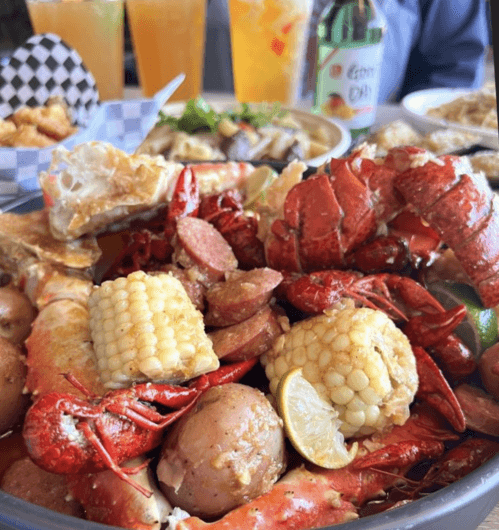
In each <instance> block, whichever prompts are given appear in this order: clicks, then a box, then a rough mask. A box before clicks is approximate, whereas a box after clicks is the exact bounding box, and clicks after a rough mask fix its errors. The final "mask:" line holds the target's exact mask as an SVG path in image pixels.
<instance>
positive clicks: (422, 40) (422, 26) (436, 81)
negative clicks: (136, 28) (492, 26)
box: [204, 0, 497, 103]
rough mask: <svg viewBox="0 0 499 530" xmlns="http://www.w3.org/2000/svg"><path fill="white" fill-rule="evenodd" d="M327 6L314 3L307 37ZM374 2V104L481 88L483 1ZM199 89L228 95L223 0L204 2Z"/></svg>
mask: <svg viewBox="0 0 499 530" xmlns="http://www.w3.org/2000/svg"><path fill="white" fill-rule="evenodd" d="M329 1H330V0H315V2H314V13H313V21H312V29H311V31H312V32H313V31H314V29H313V24H314V22H315V23H316V22H317V19H318V17H319V15H320V14H321V12H322V11H323V9H324V8H325V6H326V5H328V4H329ZM377 1H378V4H379V5H380V6H381V9H382V11H383V13H384V14H385V17H386V19H387V32H386V35H385V39H384V41H385V51H384V57H383V66H382V75H381V83H380V90H379V98H378V99H379V102H380V103H383V102H387V101H399V100H400V99H401V98H402V97H403V96H404V95H406V94H408V93H409V92H413V91H415V90H420V89H423V88H433V87H466V88H478V87H480V86H481V84H482V83H483V76H484V60H485V53H486V46H487V45H488V44H489V39H490V36H489V23H488V18H487V14H488V10H489V5H488V3H486V2H485V0H377ZM491 1H497V0H491ZM309 60H311V61H313V60H314V59H312V58H309ZM309 69H310V65H307V68H306V70H307V71H306V72H305V73H304V76H305V78H304V83H303V90H302V95H303V96H305V97H306V96H309V95H310V92H309V90H310V88H311V87H312V86H313V82H311V83H310V82H309V83H307V81H306V76H307V72H308V70H309ZM204 88H205V90H212V91H232V68H231V58H230V33H229V17H228V10H227V0H209V7H208V19H207V40H206V57H205V74H204Z"/></svg>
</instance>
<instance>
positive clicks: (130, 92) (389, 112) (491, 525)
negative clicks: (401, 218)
mask: <svg viewBox="0 0 499 530" xmlns="http://www.w3.org/2000/svg"><path fill="white" fill-rule="evenodd" d="M204 96H205V97H206V99H213V100H226V99H227V100H231V99H233V96H232V95H231V94H227V93H224V94H214V93H207V94H205V95H204ZM140 97H141V92H140V88H138V87H127V88H125V93H124V98H125V99H127V98H140ZM297 107H299V108H302V109H303V110H308V109H309V108H310V102H308V101H302V102H300V103H299V104H298V105H297ZM401 117H402V111H401V108H400V106H399V105H393V104H392V105H380V106H379V107H378V110H377V113H376V121H375V124H374V128H376V127H380V126H381V125H384V124H386V123H389V122H391V121H393V120H396V119H398V118H401ZM477 530H499V504H498V505H497V506H496V507H495V508H494V509H493V510H492V511H491V512H490V514H489V515H488V516H487V517H486V518H485V520H484V521H483V523H482V524H480V525H479V526H478V528H477Z"/></svg>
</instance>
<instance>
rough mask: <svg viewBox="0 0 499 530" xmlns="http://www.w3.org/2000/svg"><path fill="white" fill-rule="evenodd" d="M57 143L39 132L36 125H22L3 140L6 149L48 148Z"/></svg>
mask: <svg viewBox="0 0 499 530" xmlns="http://www.w3.org/2000/svg"><path fill="white" fill-rule="evenodd" d="M55 143H56V141H55V140H54V139H53V138H50V137H49V136H46V135H45V134H42V133H40V132H38V130H37V128H36V125H28V124H22V125H20V126H19V127H17V128H16V129H15V131H14V132H13V133H11V134H8V135H6V136H4V137H3V138H2V145H3V146H4V147H48V146H49V145H54V144H55Z"/></svg>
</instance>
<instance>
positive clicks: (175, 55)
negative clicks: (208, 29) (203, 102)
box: [126, 0, 206, 101]
mask: <svg viewBox="0 0 499 530" xmlns="http://www.w3.org/2000/svg"><path fill="white" fill-rule="evenodd" d="M126 9H127V15H128V21H129V23H130V32H131V35H132V42H133V47H134V53H135V59H136V62H137V69H138V75H139V82H140V85H141V88H142V93H143V94H144V96H146V97H151V96H153V95H154V94H155V93H156V92H157V91H158V90H160V89H162V88H163V87H164V86H165V85H166V84H167V83H168V82H169V81H171V80H172V79H173V78H174V77H176V76H177V75H178V74H180V73H182V72H184V73H185V80H184V82H183V83H182V85H180V87H179V88H178V89H177V91H176V92H175V93H174V94H173V96H172V97H171V98H170V101H175V100H177V101H178V100H184V99H191V98H194V97H196V96H197V95H199V94H200V92H201V90H202V78H203V62H204V42H205V19H206V0H126Z"/></svg>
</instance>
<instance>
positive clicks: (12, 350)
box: [0, 337, 27, 434]
mask: <svg viewBox="0 0 499 530" xmlns="http://www.w3.org/2000/svg"><path fill="white" fill-rule="evenodd" d="M25 378H26V369H25V365H24V362H23V360H22V352H21V349H20V347H19V346H17V345H15V344H13V343H12V342H10V341H9V340H7V339H5V338H3V337H0V434H3V433H4V432H6V431H8V430H9V429H10V428H11V427H12V426H13V425H14V424H15V423H16V422H17V420H18V419H19V418H20V417H21V415H22V413H23V412H24V410H25V405H26V402H27V396H25V395H23V393H22V390H23V387H24V381H25Z"/></svg>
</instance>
